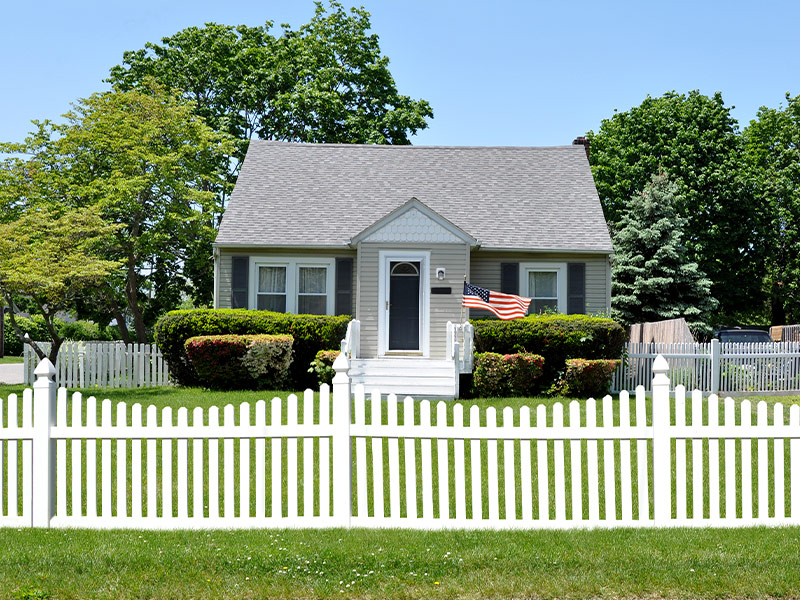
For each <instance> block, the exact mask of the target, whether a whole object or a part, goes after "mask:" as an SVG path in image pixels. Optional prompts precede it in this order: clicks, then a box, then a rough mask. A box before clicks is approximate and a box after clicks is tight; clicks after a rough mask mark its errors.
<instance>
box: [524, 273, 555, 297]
mask: <svg viewBox="0 0 800 600" xmlns="http://www.w3.org/2000/svg"><path fill="white" fill-rule="evenodd" d="M557 279H558V274H557V273H548V272H546V271H545V272H541V273H539V272H536V271H532V272H531V273H529V274H528V281H529V285H530V290H531V292H530V293H531V295H532V296H533V297H534V298H555V297H556V296H557V295H558V293H557V292H556V281H557Z"/></svg>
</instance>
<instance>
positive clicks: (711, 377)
mask: <svg viewBox="0 0 800 600" xmlns="http://www.w3.org/2000/svg"><path fill="white" fill-rule="evenodd" d="M659 354H660V355H662V356H663V357H664V358H666V359H668V360H669V363H670V372H669V377H670V383H671V385H672V389H674V388H675V387H676V386H678V385H683V386H685V387H686V388H688V389H701V390H709V391H711V392H712V393H724V394H729V395H733V396H740V395H744V394H797V393H800V342H780V343H742V342H724V343H720V341H719V340H711V342H710V343H707V344H701V343H691V344H659V343H628V344H627V345H626V352H625V356H624V357H623V361H622V362H621V363H620V366H619V367H618V368H617V370H616V372H615V373H614V375H613V378H612V382H611V390H612V391H613V392H620V391H622V390H629V391H630V390H634V389H636V387H637V386H640V385H641V386H644V388H645V390H647V391H650V389H651V388H650V383H651V381H652V378H653V363H654V361H655V359H656V357H657V356H658V355H659Z"/></svg>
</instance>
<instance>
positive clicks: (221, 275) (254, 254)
mask: <svg viewBox="0 0 800 600" xmlns="http://www.w3.org/2000/svg"><path fill="white" fill-rule="evenodd" d="M234 256H249V257H250V259H251V261H252V259H265V258H270V257H286V256H291V257H293V258H353V259H355V257H356V252H355V250H317V251H309V250H307V249H305V250H299V249H298V250H287V249H280V250H277V249H276V250H269V251H265V250H264V249H263V248H249V249H242V250H226V249H220V250H219V258H218V259H217V260H218V271H217V273H218V278H217V281H216V283H215V286H214V288H215V290H216V291H217V297H216V307H217V308H230V307H231V277H232V271H233V261H232V260H231V258H232V257H234ZM356 268H357V265H356V264H353V296H352V298H353V305H352V307H351V309H350V314H355V310H356V308H355V299H356V276H355V272H356ZM252 285H253V282H252V281H248V286H252ZM334 298H335V296H334ZM250 308H254V307H252V306H251V307H250Z"/></svg>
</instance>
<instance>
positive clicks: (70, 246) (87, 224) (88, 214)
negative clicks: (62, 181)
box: [0, 209, 117, 363]
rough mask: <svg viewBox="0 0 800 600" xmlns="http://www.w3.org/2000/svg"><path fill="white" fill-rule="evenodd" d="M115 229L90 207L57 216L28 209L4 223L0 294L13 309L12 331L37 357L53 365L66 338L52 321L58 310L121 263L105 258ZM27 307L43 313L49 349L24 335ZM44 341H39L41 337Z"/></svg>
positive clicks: (0, 246) (0, 243)
mask: <svg viewBox="0 0 800 600" xmlns="http://www.w3.org/2000/svg"><path fill="white" fill-rule="evenodd" d="M115 229H116V227H115V226H114V225H109V224H108V223H105V222H104V221H103V220H102V219H101V218H100V217H99V216H98V215H96V214H95V213H94V211H93V210H91V209H84V210H67V211H64V212H62V213H61V214H56V213H55V212H51V211H48V210H40V209H37V210H30V211H28V212H26V213H24V214H23V215H22V216H20V217H19V218H17V219H16V220H13V221H10V222H6V223H0V294H2V299H3V302H4V303H5V304H6V305H7V306H8V307H10V312H9V318H10V322H11V326H12V328H13V329H14V332H15V333H16V334H17V336H18V337H19V338H20V340H22V341H23V342H24V343H27V344H29V345H30V346H31V347H32V348H33V350H34V351H35V352H36V354H37V356H38V357H39V359H44V358H46V357H47V358H49V359H50V361H51V362H53V363H55V361H56V357H57V356H58V350H59V348H60V347H61V343H62V341H63V340H62V338H61V336H60V335H59V333H58V331H57V328H56V326H55V323H54V319H55V316H56V313H58V312H59V311H63V310H66V309H67V308H69V307H70V305H71V303H72V301H73V300H74V298H75V296H76V295H77V294H78V293H80V292H81V291H82V290H83V289H85V288H86V287H88V286H93V285H96V284H97V283H99V282H100V281H102V280H103V279H104V278H105V277H107V276H108V275H109V273H110V272H111V271H112V270H113V269H115V268H116V267H117V263H115V262H113V261H110V260H106V259H104V258H102V257H101V256H100V255H99V253H100V246H101V245H102V242H103V240H105V239H106V238H107V236H109V235H112V234H113V232H114V230H115ZM20 305H24V306H26V307H27V308H28V310H32V311H33V312H35V313H38V314H40V315H42V316H43V317H44V322H45V326H46V327H47V331H48V332H49V334H50V342H51V347H50V352H49V353H48V354H45V353H44V351H43V350H42V348H41V347H40V346H39V345H38V344H37V343H36V341H35V340H31V339H28V338H26V337H25V335H24V333H25V332H23V331H22V330H21V329H20V327H19V325H18V324H17V320H16V307H18V306H20ZM40 341H41V340H40Z"/></svg>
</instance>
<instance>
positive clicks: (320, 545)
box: [0, 385, 800, 599]
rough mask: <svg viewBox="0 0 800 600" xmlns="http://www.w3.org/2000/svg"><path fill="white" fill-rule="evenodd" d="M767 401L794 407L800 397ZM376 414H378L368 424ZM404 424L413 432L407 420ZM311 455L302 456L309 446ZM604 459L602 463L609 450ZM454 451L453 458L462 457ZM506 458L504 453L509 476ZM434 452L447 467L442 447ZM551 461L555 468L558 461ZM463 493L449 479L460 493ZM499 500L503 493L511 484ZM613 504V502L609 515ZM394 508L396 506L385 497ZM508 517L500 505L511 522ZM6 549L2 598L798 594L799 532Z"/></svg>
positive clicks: (223, 399) (52, 541)
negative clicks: (442, 458)
mask: <svg viewBox="0 0 800 600" xmlns="http://www.w3.org/2000/svg"><path fill="white" fill-rule="evenodd" d="M22 387H23V386H8V385H3V386H0V397H2V398H6V397H7V396H8V394H9V393H17V394H19V393H21V391H22ZM90 394H94V395H96V396H97V397H98V399H100V398H106V397H107V398H110V399H111V400H112V401H113V402H117V401H125V402H127V403H128V406H129V407H130V406H131V405H132V404H133V403H136V402H140V403H142V404H143V405H147V404H155V405H156V406H159V407H163V406H172V407H173V408H176V407H179V406H187V407H189V408H190V409H191V408H192V407H194V406H202V407H204V408H207V407H209V406H212V405H216V406H223V405H225V404H228V403H231V404H234V405H238V404H239V403H241V402H245V401H246V402H250V403H253V402H255V401H257V400H261V399H269V398H272V397H273V396H275V395H278V396H279V397H281V398H284V399H285V397H286V396H287V395H288V393H286V392H277V393H275V392H207V391H204V390H200V389H191V388H189V389H186V388H155V389H142V390H127V389H125V390H113V389H112V390H101V391H100V390H84V395H85V396H88V395H90ZM558 400H563V399H558V398H535V399H530V398H528V399H524V398H512V399H499V400H487V399H483V400H476V401H467V402H465V404H467V405H471V404H477V405H479V406H481V407H486V406H489V405H492V406H496V407H497V408H498V420H499V421H500V422H502V414H501V410H499V409H501V408H502V407H504V406H507V405H508V406H512V407H514V408H515V409H518V408H519V407H521V406H524V405H528V406H532V407H533V406H535V405H537V404H539V403H544V404H547V405H552V404H553V403H554V402H556V401H558ZM759 400H760V399H759ZM767 400H768V401H769V402H770V403H774V402H776V401H780V402H784V403H790V402H792V401H795V400H797V398H786V397H780V398H777V397H776V398H769V399H767ZM300 404H301V405H302V397H301V398H300ZM617 404H618V403H617ZM175 412H176V411H175ZM175 412H174V413H173V414H175ZM190 412H191V411H190ZM432 412H433V415H432V417H433V418H434V419H435V416H436V415H435V410H434V411H432ZM532 412H535V411H532ZM268 413H269V411H268ZM128 414H129V415H130V411H129V412H128ZM369 414H370V411H369V407H367V415H368V416H367V418H368V419H369ZM284 415H285V412H284ZM399 416H400V421H401V422H402V416H403V415H402V410H401V411H400V415H399ZM284 418H285V417H284ZM402 443H403V441H401V448H400V456H401V468H402V464H403V461H402V456H403V447H402ZM787 445H788V444H787ZM367 446H368V449H369V447H370V444H369V443H368V444H367ZM268 448H269V445H268ZM299 450H300V452H301V456H302V444H301V445H300V448H299ZM598 450H599V454H600V461H601V462H600V464H601V465H602V453H603V444H602V443H601V444H600V445H599V448H598ZM114 451H115V445H112V452H114ZM368 452H369V450H368ZM450 452H451V456H452V448H451V450H450ZM502 452H503V448H502V443H501V444H499V448H498V459H499V463H500V464H502ZM433 453H434V465H435V461H436V458H435V457H436V445H435V444H434V448H433ZM467 453H469V450H468V449H467ZM548 454H549V457H550V460H552V449H550V451H549V453H548ZM754 454H755V452H754ZM301 456H300V457H298V458H299V459H300V460H299V461H298V462H299V464H302V458H301ZM484 456H485V454H484ZM618 456H619V453H618V449H617V457H618ZM251 464H252V462H251ZM518 464H519V462H517V465H518ZM284 465H285V460H284ZM450 466H451V469H452V460H451V462H450ZM128 468H130V461H128ZM601 468H602V467H601ZM174 472H175V470H174V469H173V473H174ZM534 472H535V468H534ZM434 477H435V475H434ZM787 480H788V479H787ZM385 481H388V480H387V479H385ZM400 481H401V482H403V481H404V476H403V474H402V473H401V476H400ZM452 481H453V478H452V474H451V476H450V482H451V486H452ZM601 481H602V479H601ZM467 485H468V488H467V489H469V483H467ZM387 487H388V486H387ZM251 489H252V487H251ZM499 491H500V494H501V495H502V493H503V485H502V482H501V483H500V485H499ZM551 493H552V492H551ZM128 497H129V499H130V495H129V496H128ZM617 497H618V498H619V496H617ZM602 498H603V496H602V491H601V503H602ZM384 502H385V505H388V499H387V498H385V499H384ZM534 503H535V501H534ZM174 504H175V503H174V502H173V506H174ZM502 505H503V500H502V498H500V506H501V511H502ZM584 505H585V504H584ZM434 506H437V503H436V501H435V500H434ZM601 506H602V504H601ZM551 507H552V502H551ZM551 510H552V509H551ZM0 545H2V550H0V597H2V598H12V599H22V598H85V597H91V598H98V599H103V598H123V599H125V598H198V599H206V598H220V597H237V598H263V597H277V598H297V597H302V598H331V597H336V598H341V597H347V598H414V597H443V598H507V597H526V598H527V597H531V598H554V597H559V598H597V597H602V598H620V597H625V598H639V597H647V598H652V597H669V598H690V597H691V598H719V597H748V598H776V597H782V598H788V597H796V596H798V595H800V528H797V527H785V528H775V529H767V528H748V529H730V530H719V529H701V530H688V529H671V530H652V529H651V530H631V529H616V530H610V531H602V530H594V531H581V530H573V531H556V532H552V531H527V532H500V531H442V532H425V531H410V530H363V529H353V530H347V531H345V530H322V531H309V530H293V531H281V530H261V531H259V530H252V531H235V532H234V531H146V532H145V531H121V530H118V531H91V530H29V529H21V530H16V529H0ZM340 582H341V583H340ZM348 585H349V586H350V587H347V586H348Z"/></svg>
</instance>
